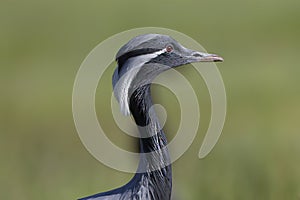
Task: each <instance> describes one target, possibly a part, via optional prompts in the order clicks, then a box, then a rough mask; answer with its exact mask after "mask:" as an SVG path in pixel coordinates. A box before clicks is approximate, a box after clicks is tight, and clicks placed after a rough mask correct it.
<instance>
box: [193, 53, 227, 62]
mask: <svg viewBox="0 0 300 200" xmlns="http://www.w3.org/2000/svg"><path fill="white" fill-rule="evenodd" d="M191 57H192V58H193V59H194V61H195V62H223V61H224V59H223V58H222V57H220V56H218V55H216V54H209V53H203V52H198V51H194V52H193V53H192V56H191Z"/></svg>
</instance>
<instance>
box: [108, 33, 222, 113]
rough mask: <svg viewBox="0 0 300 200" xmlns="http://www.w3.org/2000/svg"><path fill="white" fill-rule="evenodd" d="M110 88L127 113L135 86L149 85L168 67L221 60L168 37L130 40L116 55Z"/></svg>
mask: <svg viewBox="0 0 300 200" xmlns="http://www.w3.org/2000/svg"><path fill="white" fill-rule="evenodd" d="M116 61H117V62H118V66H117V68H116V70H115V72H114V75H113V87H114V93H115V96H116V98H117V100H118V101H119V103H120V106H121V111H122V112H123V114H125V115H129V114H130V110H129V98H130V96H131V94H132V93H133V91H134V90H135V89H137V88H138V87H140V86H142V85H146V84H150V83H151V81H152V80H153V79H154V78H155V77H156V76H157V75H158V74H160V73H161V72H163V71H166V70H167V69H169V68H174V67H178V66H181V65H185V64H189V63H194V62H218V61H223V59H222V58H221V57H220V56H217V55H215V54H208V53H204V52H199V51H195V50H191V49H188V48H185V47H184V46H182V45H181V44H179V43H178V42H177V41H176V40H174V39H173V38H172V37H170V36H168V35H161V34H145V35H139V36H137V37H135V38H133V39H131V40H130V41H129V42H128V43H126V44H125V45H124V46H122V47H121V48H120V50H119V51H118V53H117V55H116Z"/></svg>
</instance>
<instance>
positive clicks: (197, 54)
mask: <svg viewBox="0 0 300 200" xmlns="http://www.w3.org/2000/svg"><path fill="white" fill-rule="evenodd" d="M193 56H195V57H202V55H201V54H200V53H194V54H193Z"/></svg>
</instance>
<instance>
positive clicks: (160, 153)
mask: <svg viewBox="0 0 300 200" xmlns="http://www.w3.org/2000/svg"><path fill="white" fill-rule="evenodd" d="M116 60H117V62H118V66H117V68H116V70H115V72H114V74H113V81H112V82H113V87H114V93H115V96H116V98H117V100H118V102H119V104H120V107H121V112H122V113H123V114H125V115H129V114H131V115H132V116H133V118H134V120H135V122H136V124H137V125H138V129H139V132H140V135H141V138H140V152H141V156H140V163H139V166H138V169H137V173H136V174H135V175H134V177H133V178H132V179H131V180H130V181H129V182H128V183H127V184H126V185H124V186H122V187H120V188H117V189H115V190H111V191H108V192H103V193H99V194H95V195H92V196H89V197H85V198H82V199H81V200H169V199H170V198H171V191H172V169H171V163H170V156H169V152H168V149H167V148H166V145H167V139H166V136H165V134H164V132H163V130H162V129H161V126H160V124H159V121H158V118H157V116H156V115H155V113H154V112H150V110H151V109H150V108H151V106H152V105H153V104H152V99H151V93H150V85H151V82H152V80H153V79H154V78H155V77H156V76H157V75H158V74H160V73H162V72H163V71H165V70H167V69H169V68H172V67H177V66H181V65H184V64H188V63H192V62H202V61H223V59H222V58H221V57H219V56H217V55H213V54H207V53H202V52H197V51H194V50H190V49H187V48H185V47H183V46H182V45H181V44H179V43H178V42H177V41H176V40H174V39H173V38H171V37H170V36H167V35H160V34H146V35H140V36H137V37H135V38H133V39H132V40H130V41H129V42H128V43H127V44H125V45H124V46H123V47H121V48H120V50H119V51H118V53H117V55H116Z"/></svg>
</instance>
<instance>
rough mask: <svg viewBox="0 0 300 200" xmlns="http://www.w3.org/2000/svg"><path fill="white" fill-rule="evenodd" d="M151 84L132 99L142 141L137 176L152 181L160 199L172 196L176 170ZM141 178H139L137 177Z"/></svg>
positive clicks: (130, 105)
mask: <svg viewBox="0 0 300 200" xmlns="http://www.w3.org/2000/svg"><path fill="white" fill-rule="evenodd" d="M152 105H153V104H152V98H151V92H150V84H147V85H143V86H141V87H139V88H137V89H136V90H135V91H134V92H133V93H132V95H131V97H130V104H129V107H130V111H131V114H132V115H133V118H134V119H135V122H136V124H137V126H138V129H139V132H140V135H141V138H140V153H141V156H140V163H139V167H138V170H137V173H138V174H140V175H141V177H143V179H144V178H146V179H148V184H151V185H152V187H153V191H157V193H156V194H155V196H156V197H158V199H161V198H162V197H164V199H168V198H166V197H170V195H171V188H172V169H171V163H170V155H169V152H168V149H167V146H166V145H167V139H166V136H165V134H164V132H163V130H162V129H161V127H160V124H159V120H158V118H157V116H156V114H155V112H153V109H151V107H152ZM137 176H139V175H137Z"/></svg>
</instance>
